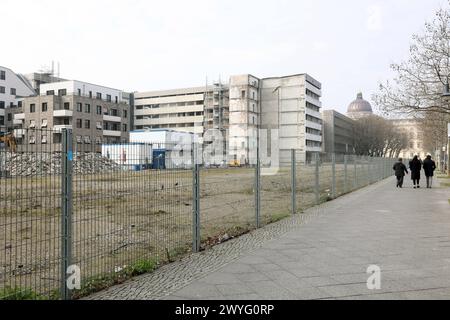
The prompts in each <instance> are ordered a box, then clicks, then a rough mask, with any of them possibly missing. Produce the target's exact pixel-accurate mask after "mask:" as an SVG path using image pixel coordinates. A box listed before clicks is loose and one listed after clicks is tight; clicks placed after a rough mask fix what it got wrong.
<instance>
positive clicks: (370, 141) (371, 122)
mask: <svg viewBox="0 0 450 320" xmlns="http://www.w3.org/2000/svg"><path fill="white" fill-rule="evenodd" d="M354 136H355V149H356V153H357V154H358V155H368V156H372V157H398V156H399V154H400V152H401V151H402V150H403V149H406V148H407V147H408V137H407V136H406V135H405V134H404V133H402V132H401V131H400V130H399V129H398V128H397V127H395V126H394V124H393V122H392V121H390V120H387V119H384V118H382V117H378V116H376V115H373V116H368V117H363V118H361V119H359V120H356V125H355V135H354Z"/></svg>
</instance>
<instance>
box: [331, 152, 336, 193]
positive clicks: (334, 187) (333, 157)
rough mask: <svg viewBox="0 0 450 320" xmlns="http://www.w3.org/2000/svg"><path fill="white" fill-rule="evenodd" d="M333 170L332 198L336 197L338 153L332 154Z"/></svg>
mask: <svg viewBox="0 0 450 320" xmlns="http://www.w3.org/2000/svg"><path fill="white" fill-rule="evenodd" d="M331 171H332V176H333V177H332V181H331V198H332V199H336V154H335V153H332V154H331Z"/></svg>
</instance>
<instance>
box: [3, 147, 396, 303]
mask: <svg viewBox="0 0 450 320" xmlns="http://www.w3.org/2000/svg"><path fill="white" fill-rule="evenodd" d="M52 145H53V144H51V143H50V144H48V145H40V146H38V148H36V146H34V148H33V150H32V151H29V152H27V151H26V150H23V149H21V150H22V151H21V152H15V149H14V143H12V144H8V143H6V144H4V145H3V146H2V148H1V151H0V165H1V168H2V170H1V171H2V172H3V173H2V177H1V186H0V199H1V202H2V207H1V209H0V292H3V295H4V296H3V298H5V295H7V294H6V293H5V292H9V293H10V292H14V294H17V293H18V292H23V291H26V292H29V291H30V290H31V291H32V292H34V293H36V294H37V295H39V296H41V297H43V298H46V299H50V298H51V299H59V298H63V297H64V295H63V294H62V293H61V291H60V287H61V282H62V279H63V273H62V271H61V270H62V266H64V263H67V261H70V264H71V265H72V264H73V265H77V266H79V267H80V268H81V270H82V278H83V281H82V283H83V290H80V291H74V292H71V293H70V295H71V297H72V298H78V297H81V296H83V295H86V294H89V293H92V292H93V291H96V290H99V289H101V288H103V287H104V286H105V284H103V285H102V281H103V280H104V279H105V278H108V279H109V278H111V277H112V278H114V277H119V278H120V275H121V270H127V268H128V267H129V266H133V265H135V264H136V263H139V262H142V261H153V263H154V264H155V266H160V265H162V264H164V263H168V262H171V261H174V260H176V259H178V258H179V257H182V256H183V255H184V254H186V253H188V252H192V251H195V250H205V249H207V248H209V247H210V246H214V245H215V244H218V243H221V242H223V241H227V240H229V239H232V238H233V237H236V236H239V235H241V234H244V233H248V232H251V230H254V229H256V228H258V227H261V226H263V225H266V224H269V223H271V222H274V221H278V220H280V219H283V218H285V217H288V216H289V215H291V214H301V212H302V211H303V210H304V209H305V208H308V207H311V206H314V205H316V204H320V203H322V202H325V201H328V200H331V199H333V198H335V197H338V196H340V195H343V194H345V193H348V192H350V191H352V190H355V189H358V188H360V187H363V186H365V185H368V184H370V183H372V182H375V181H378V180H380V179H382V178H384V177H386V176H388V175H389V173H390V171H389V169H390V166H391V161H390V159H375V158H362V157H354V156H343V155H330V154H328V155H327V154H324V155H320V156H319V155H317V157H316V159H315V161H312V162H310V163H304V162H303V161H296V159H297V158H298V159H299V158H301V155H300V154H299V153H298V152H296V151H292V154H293V162H292V163H291V164H290V165H288V166H284V167H281V168H279V169H278V171H277V172H276V173H275V174H271V175H264V168H263V167H258V166H256V167H254V166H247V167H229V168H209V169H207V168H205V167H203V166H202V165H194V166H193V165H192V163H191V165H190V166H185V167H184V168H181V169H180V168H177V167H170V164H169V165H168V166H166V168H165V169H161V168H160V169H151V168H149V169H148V170H139V171H136V170H128V169H124V167H123V164H122V163H121V161H120V156H116V157H115V156H114V155H110V157H109V158H108V157H106V156H105V155H102V153H98V152H94V151H92V152H89V151H87V150H86V147H84V149H83V151H77V147H76V141H74V142H73V153H72V152H64V148H63V151H62V152H60V151H56V152H55V151H53V150H51V146H52ZM92 148H95V146H92ZM186 148H187V146H186ZM128 160H133V161H137V160H139V161H143V160H144V159H128ZM193 163H195V162H193ZM68 181H69V182H70V183H68ZM67 223H68V224H67ZM102 279H103V280H102ZM103 282H105V281H103ZM2 290H3V291H2ZM11 290H12V291H11ZM6 298H7V297H6Z"/></svg>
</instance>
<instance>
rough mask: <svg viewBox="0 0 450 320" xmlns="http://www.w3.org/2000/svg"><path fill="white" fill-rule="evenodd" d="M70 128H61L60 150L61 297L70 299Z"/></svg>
mask: <svg viewBox="0 0 450 320" xmlns="http://www.w3.org/2000/svg"><path fill="white" fill-rule="evenodd" d="M72 161H73V149H72V130H67V129H63V130H62V150H61V214H62V216H61V232H62V234H61V240H62V241H61V259H62V261H61V289H60V290H61V291H60V294H61V299H63V300H70V299H71V293H70V290H69V288H68V287H67V270H68V268H69V266H70V265H71V264H72V169H73V162H72Z"/></svg>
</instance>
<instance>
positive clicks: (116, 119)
mask: <svg viewBox="0 0 450 320" xmlns="http://www.w3.org/2000/svg"><path fill="white" fill-rule="evenodd" d="M103 121H110V122H122V118H121V117H117V116H110V115H106V114H105V115H103Z"/></svg>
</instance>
